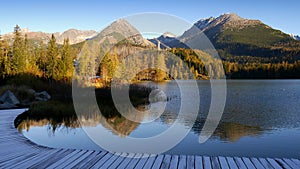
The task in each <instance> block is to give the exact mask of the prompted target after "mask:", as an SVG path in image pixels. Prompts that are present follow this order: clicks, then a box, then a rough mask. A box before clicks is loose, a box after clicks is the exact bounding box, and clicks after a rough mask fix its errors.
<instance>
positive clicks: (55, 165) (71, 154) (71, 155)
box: [47, 150, 80, 169]
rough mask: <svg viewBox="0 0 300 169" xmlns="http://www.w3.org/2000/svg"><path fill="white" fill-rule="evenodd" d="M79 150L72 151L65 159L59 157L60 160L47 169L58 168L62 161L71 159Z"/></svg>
mask: <svg viewBox="0 0 300 169" xmlns="http://www.w3.org/2000/svg"><path fill="white" fill-rule="evenodd" d="M79 152H80V150H74V151H73V152H71V153H70V154H68V155H66V156H65V157H61V158H60V160H58V161H56V162H54V163H53V164H51V165H50V166H48V167H47V168H48V169H52V168H56V167H58V166H59V165H60V164H62V163H63V162H64V161H66V160H68V159H69V158H71V157H73V156H74V155H76V154H77V153H79Z"/></svg>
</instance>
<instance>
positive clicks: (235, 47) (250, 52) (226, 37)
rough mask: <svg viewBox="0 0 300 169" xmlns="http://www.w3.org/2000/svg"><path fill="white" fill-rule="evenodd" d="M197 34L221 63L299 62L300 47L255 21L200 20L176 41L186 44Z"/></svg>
mask: <svg viewBox="0 0 300 169" xmlns="http://www.w3.org/2000/svg"><path fill="white" fill-rule="evenodd" d="M199 30H200V31H199ZM200 32H203V33H204V34H205V35H206V36H207V37H208V38H209V39H210V41H211V42H212V43H213V45H214V46H215V48H216V49H217V50H218V51H219V53H220V54H221V56H222V57H223V58H225V59H226V58H227V57H228V56H255V57H279V58H283V57H293V58H294V59H299V58H300V57H299V55H300V54H299V49H300V43H299V42H298V41H296V40H294V39H293V38H291V37H290V35H288V34H285V33H283V32H281V31H279V30H275V29H273V28H271V27H270V26H268V25H266V24H264V23H262V22H261V21H259V20H249V19H244V18H241V17H239V16H238V15H236V14H224V15H221V16H219V17H217V18H213V17H211V18H208V19H201V20H199V21H198V22H196V23H195V24H194V26H193V27H192V28H190V29H189V30H187V31H186V32H184V34H183V35H182V36H180V38H179V39H180V41H182V42H184V43H187V42H189V41H190V40H191V39H192V38H193V37H195V36H197V34H199V33H200Z"/></svg>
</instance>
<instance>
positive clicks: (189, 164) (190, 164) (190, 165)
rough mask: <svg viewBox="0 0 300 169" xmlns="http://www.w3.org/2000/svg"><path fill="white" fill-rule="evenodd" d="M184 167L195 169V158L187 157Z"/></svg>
mask: <svg viewBox="0 0 300 169" xmlns="http://www.w3.org/2000/svg"><path fill="white" fill-rule="evenodd" d="M186 167H187V168H190V169H194V168H195V156H193V155H189V156H187V157H186Z"/></svg>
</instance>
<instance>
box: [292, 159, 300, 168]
mask: <svg viewBox="0 0 300 169" xmlns="http://www.w3.org/2000/svg"><path fill="white" fill-rule="evenodd" d="M291 160H292V161H294V163H296V164H297V165H298V166H299V167H300V160H298V159H294V158H292V159H291Z"/></svg>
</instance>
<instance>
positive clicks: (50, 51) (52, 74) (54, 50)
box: [46, 34, 59, 79]
mask: <svg viewBox="0 0 300 169" xmlns="http://www.w3.org/2000/svg"><path fill="white" fill-rule="evenodd" d="M58 55H59V52H58V47H57V44H56V39H55V37H54V35H53V34H52V36H51V39H50V41H49V42H48V46H47V61H48V65H47V66H46V77H47V78H49V79H55V78H56V77H57V75H58V74H57V73H58V71H57V62H58V59H59V58H58Z"/></svg>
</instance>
